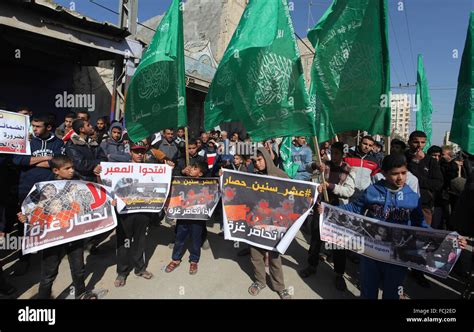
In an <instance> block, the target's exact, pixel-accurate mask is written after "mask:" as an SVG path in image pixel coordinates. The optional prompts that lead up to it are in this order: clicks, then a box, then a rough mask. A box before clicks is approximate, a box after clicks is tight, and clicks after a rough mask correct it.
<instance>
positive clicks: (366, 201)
mask: <svg viewBox="0 0 474 332" xmlns="http://www.w3.org/2000/svg"><path fill="white" fill-rule="evenodd" d="M340 208H342V209H344V210H347V211H351V212H354V213H357V214H361V215H364V214H365V213H366V212H367V214H366V215H367V217H370V218H374V219H378V220H381V221H385V222H391V223H396V224H402V225H408V226H416V227H425V228H426V227H428V226H427V225H426V223H425V218H424V217H423V212H422V210H421V201H420V196H419V195H418V194H417V193H415V192H414V191H413V190H411V189H410V187H409V186H407V185H406V184H405V186H404V187H403V188H402V189H401V190H399V191H397V192H393V191H390V190H388V189H387V187H386V186H385V180H380V181H379V182H377V183H375V184H372V185H370V186H369V187H368V188H367V189H366V190H365V191H364V192H363V193H362V194H361V195H360V196H359V198H358V199H357V200H356V201H354V202H352V203H349V204H346V205H342V206H340Z"/></svg>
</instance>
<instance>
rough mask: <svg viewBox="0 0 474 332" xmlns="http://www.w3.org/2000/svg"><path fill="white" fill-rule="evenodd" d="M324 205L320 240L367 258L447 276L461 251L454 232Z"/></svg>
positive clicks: (320, 222) (320, 224) (320, 221)
mask: <svg viewBox="0 0 474 332" xmlns="http://www.w3.org/2000/svg"><path fill="white" fill-rule="evenodd" d="M323 206H324V213H323V214H322V215H321V216H320V219H319V226H320V235H321V240H322V241H325V242H330V243H334V244H336V245H337V246H338V247H343V248H346V249H349V250H351V251H354V252H358V253H359V254H362V255H364V256H366V257H370V258H373V259H376V260H378V261H382V262H386V263H390V264H396V265H401V266H406V267H410V268H413V269H417V270H420V271H423V272H426V273H431V274H434V275H437V276H439V277H442V278H447V277H448V274H449V272H450V271H451V269H452V268H453V266H454V264H455V263H456V261H457V259H458V258H459V255H460V254H461V249H460V248H459V247H458V236H459V235H458V234H457V233H455V232H448V231H441V230H436V229H432V228H420V227H411V226H405V225H400V224H395V223H387V222H383V221H379V220H376V219H372V218H368V217H365V216H362V215H359V214H355V213H352V212H349V211H346V210H343V209H340V208H337V207H334V206H331V205H328V204H324V203H323Z"/></svg>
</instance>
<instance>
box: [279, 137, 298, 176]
mask: <svg viewBox="0 0 474 332" xmlns="http://www.w3.org/2000/svg"><path fill="white" fill-rule="evenodd" d="M291 139H292V137H291V136H287V137H284V138H283V141H282V142H281V145H280V157H281V159H282V160H283V169H284V171H285V172H286V174H288V176H289V177H290V178H292V179H293V178H294V177H295V175H296V173H297V172H298V165H296V164H295V163H294V162H293V160H292V158H291V146H292V140H291Z"/></svg>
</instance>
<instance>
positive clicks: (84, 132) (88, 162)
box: [66, 118, 107, 182]
mask: <svg viewBox="0 0 474 332" xmlns="http://www.w3.org/2000/svg"><path fill="white" fill-rule="evenodd" d="M72 129H73V130H74V133H73V134H72V135H71V139H70V140H69V141H68V142H67V144H66V154H67V155H68V156H69V157H70V158H71V159H72V161H73V163H74V170H75V172H76V176H77V177H78V178H80V179H81V180H84V181H92V182H96V181H97V176H98V175H99V174H100V171H101V167H100V163H101V162H102V161H107V156H106V155H105V153H104V151H103V150H102V149H101V147H100V146H99V144H97V142H96V141H94V140H92V139H91V138H90V136H91V135H93V134H94V128H92V126H91V124H90V123H89V121H87V120H82V119H79V118H78V119H76V120H74V122H73V123H72Z"/></svg>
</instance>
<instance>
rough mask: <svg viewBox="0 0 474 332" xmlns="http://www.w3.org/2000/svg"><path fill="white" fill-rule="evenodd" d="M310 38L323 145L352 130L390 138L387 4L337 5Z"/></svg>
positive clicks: (371, 0) (352, 0)
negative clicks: (313, 49) (313, 51)
mask: <svg viewBox="0 0 474 332" xmlns="http://www.w3.org/2000/svg"><path fill="white" fill-rule="evenodd" d="M308 39H309V40H310V41H311V43H312V44H313V46H314V48H315V55H314V61H313V65H312V68H311V86H310V93H309V94H310V98H311V104H312V107H313V108H314V109H315V111H316V114H315V116H316V133H317V135H318V139H319V141H320V142H324V141H327V140H328V139H330V138H332V137H334V136H335V135H336V134H337V133H341V132H345V131H349V130H366V131H368V132H369V133H371V134H382V135H386V136H389V135H390V120H391V114H390V61H389V53H388V30H387V5H386V2H385V0H334V2H333V4H332V5H331V7H330V8H329V9H328V10H327V11H326V13H325V14H324V15H323V17H322V18H321V19H320V21H319V22H318V23H317V24H316V26H315V27H314V28H313V29H312V30H310V31H309V32H308Z"/></svg>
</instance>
